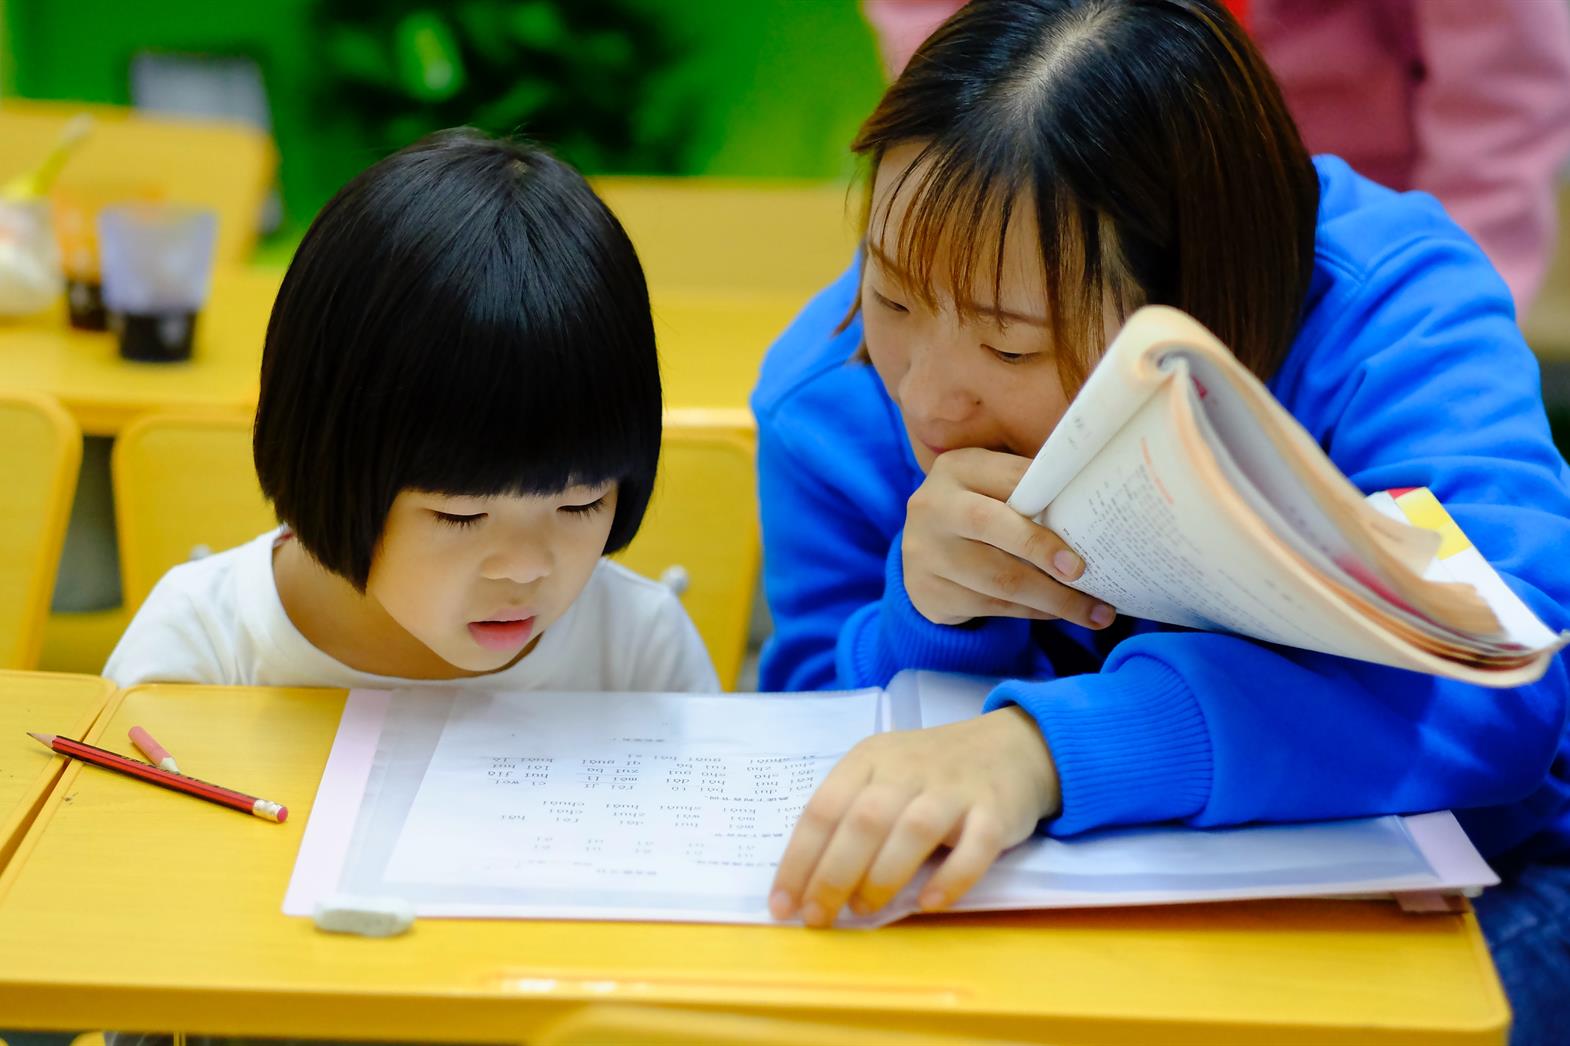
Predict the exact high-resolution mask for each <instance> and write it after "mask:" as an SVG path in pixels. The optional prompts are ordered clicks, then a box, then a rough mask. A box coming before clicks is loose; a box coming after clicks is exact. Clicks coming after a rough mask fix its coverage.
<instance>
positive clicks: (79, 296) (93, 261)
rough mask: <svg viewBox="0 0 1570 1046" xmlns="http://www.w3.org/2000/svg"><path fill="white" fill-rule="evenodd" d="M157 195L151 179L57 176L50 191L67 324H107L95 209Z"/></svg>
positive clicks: (151, 199) (89, 327)
mask: <svg viewBox="0 0 1570 1046" xmlns="http://www.w3.org/2000/svg"><path fill="white" fill-rule="evenodd" d="M162 197H163V192H162V190H161V189H160V188H159V187H158V186H157V185H154V184H150V183H141V182H132V181H110V180H101V181H86V182H61V183H60V184H58V185H56V186H55V187H54V189H53V190H52V191H51V192H50V194H49V198H50V201H51V203H52V204H53V206H54V220H55V237H56V238H57V239H58V240H59V242H60V265H61V268H62V269H63V270H64V271H65V302H66V310H67V315H68V318H69V319H70V322H71V326H73V327H75V328H77V329H78V330H88V331H101V330H108V329H109V314H108V312H107V310H106V309H105V308H104V296H103V276H102V270H101V268H100V266H99V259H98V212H99V211H101V210H103V209H104V208H105V207H111V206H114V205H115V204H125V203H154V202H157V201H158V200H160V199H161V198H162Z"/></svg>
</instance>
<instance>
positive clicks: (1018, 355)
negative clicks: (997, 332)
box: [987, 345, 1030, 364]
mask: <svg viewBox="0 0 1570 1046" xmlns="http://www.w3.org/2000/svg"><path fill="white" fill-rule="evenodd" d="M987 351H988V352H990V353H992V355H994V356H996V357H997V358H998V359H999V360H1001V361H1002V362H1004V363H1010V364H1013V363H1024V362H1025V361H1026V360H1028V359H1030V353H1028V352H1004V351H1003V350H1002V349H994V348H993V347H992V346H990V345H988V346H987Z"/></svg>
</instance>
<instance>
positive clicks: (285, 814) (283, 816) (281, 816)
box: [278, 806, 289, 824]
mask: <svg viewBox="0 0 1570 1046" xmlns="http://www.w3.org/2000/svg"><path fill="white" fill-rule="evenodd" d="M288 819H289V808H288V807H287V806H280V807H279V808H278V823H279V824H283V823H284V822H285V821H287V820H288Z"/></svg>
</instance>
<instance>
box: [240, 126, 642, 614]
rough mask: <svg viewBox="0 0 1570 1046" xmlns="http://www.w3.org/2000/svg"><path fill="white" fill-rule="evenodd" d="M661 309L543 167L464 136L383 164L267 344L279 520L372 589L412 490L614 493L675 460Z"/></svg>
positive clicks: (601, 229) (572, 189)
mask: <svg viewBox="0 0 1570 1046" xmlns="http://www.w3.org/2000/svg"><path fill="white" fill-rule="evenodd" d="M660 431H661V402H660V375H659V363H658V359H657V357H656V353H655V344H654V327H653V322H652V320H651V318H650V313H649V293H648V287H647V285H646V283H645V282H644V277H643V270H642V268H641V267H640V266H639V264H638V257H637V254H636V253H635V252H634V250H633V247H632V243H631V241H629V240H628V238H627V234H626V233H625V232H624V231H623V230H622V227H621V225H620V223H619V222H617V220H616V218H615V217H614V216H613V215H612V214H611V212H610V211H609V210H608V209H607V208H606V206H605V204H604V203H602V202H601V201H600V199H599V198H598V197H597V196H595V195H594V192H593V191H592V190H591V189H590V188H589V186H588V183H587V182H585V181H584V180H583V177H582V176H581V175H579V174H578V173H577V172H576V171H574V170H573V169H572V168H570V167H568V166H567V165H566V164H564V163H562V162H561V161H560V160H557V159H556V158H555V157H553V156H551V155H550V154H549V153H547V152H545V151H544V150H543V149H540V148H537V147H535V146H533V145H529V144H525V143H521V142H517V141H508V140H498V139H492V138H490V137H487V136H486V135H484V134H482V133H480V132H478V131H474V130H471V129H468V128H461V129H457V130H449V131H442V132H439V133H437V134H433V135H431V136H430V137H428V138H425V139H423V140H422V141H420V142H417V143H416V144H414V145H411V146H409V147H408V148H407V149H403V150H401V151H400V152H397V153H394V154H393V155H391V156H389V157H387V158H386V159H384V160H382V161H381V162H380V163H377V164H376V165H375V166H373V167H371V168H370V169H369V170H367V171H365V172H364V173H362V174H361V175H359V176H358V177H357V178H355V179H354V180H353V181H351V182H350V183H349V184H348V185H346V186H344V188H343V189H342V190H340V191H339V192H338V194H337V195H336V196H334V197H333V198H332V200H331V201H329V202H328V204H327V206H326V207H324V208H323V209H322V212H321V213H320V214H319V215H317V217H316V221H315V222H313V223H312V225H311V228H310V230H309V231H308V232H307V233H306V234H305V239H304V240H303V241H302V242H301V244H300V248H299V250H298V251H297V252H296V253H295V256H294V261H293V262H292V263H291V264H290V266H289V272H288V274H287V275H286V276H285V277H284V281H283V286H282V288H281V289H280V290H279V292H278V300H277V302H276V303H275V304H274V306H273V312H272V319H271V321H270V322H269V323H268V326H267V341H266V345H265V347H264V349H263V353H262V373H261V392H260V396H259V399H258V401H257V408H256V429H255V433H254V436H253V450H254V452H255V459H256V473H257V476H258V478H259V479H260V480H261V485H262V491H263V492H264V493H265V494H266V495H267V497H268V498H269V499H271V501H272V503H273V506H274V508H275V509H276V511H277V513H278V518H279V519H280V520H282V521H283V522H285V523H287V524H288V525H289V526H290V527H291V528H293V530H294V533H295V535H296V537H297V538H298V540H299V541H300V544H301V546H302V547H303V548H304V549H305V550H306V551H307V552H309V553H310V554H311V556H312V557H313V558H315V559H316V560H317V561H319V562H320V563H321V564H322V565H323V566H324V567H326V568H327V569H328V570H330V571H332V572H333V573H335V574H338V575H340V576H341V577H343V578H345V579H347V580H348V581H349V582H350V583H352V584H353V585H354V586H355V588H356V589H358V590H360V591H364V588H365V583H366V578H367V577H368V576H369V574H370V570H371V559H372V556H373V555H374V553H375V550H376V545H377V542H378V541H379V539H380V537H381V533H382V527H383V524H384V523H385V521H386V519H387V512H388V509H389V508H390V507H391V506H392V503H393V499H394V498H395V497H396V496H397V495H398V493H399V492H400V491H402V490H408V489H414V490H422V491H429V492H433V493H438V494H451V495H472V496H489V495H497V494H554V493H558V492H560V491H562V490H564V489H565V488H567V487H569V486H572V485H575V484H598V483H601V482H604V481H607V480H615V481H617V482H618V483H619V490H618V494H617V500H616V514H615V518H614V519H613V520H612V522H611V530H610V536H609V538H608V540H607V542H606V551H607V552H614V551H616V550H618V549H620V548H623V547H625V546H626V545H627V543H628V542H630V541H631V540H632V538H633V535H634V534H636V533H637V531H638V526H639V524H640V523H641V522H642V520H643V514H644V510H645V509H646V508H647V506H648V502H649V494H650V492H651V491H652V489H653V485H654V472H655V467H656V465H657V463H658V461H659V455H660Z"/></svg>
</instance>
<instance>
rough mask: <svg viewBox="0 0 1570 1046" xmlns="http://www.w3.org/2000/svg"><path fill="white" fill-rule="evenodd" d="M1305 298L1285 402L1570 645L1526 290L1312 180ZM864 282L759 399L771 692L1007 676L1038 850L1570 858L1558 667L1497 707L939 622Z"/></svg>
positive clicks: (1322, 676) (1135, 630) (1385, 198)
mask: <svg viewBox="0 0 1570 1046" xmlns="http://www.w3.org/2000/svg"><path fill="white" fill-rule="evenodd" d="M1315 165H1316V167H1317V168H1318V171H1319V178H1320V193H1321V195H1320V209H1319V219H1318V228H1317V232H1316V244H1315V254H1314V274H1313V278H1312V283H1311V286H1310V289H1309V293H1308V299H1307V301H1306V303H1305V310H1304V318H1303V322H1302V326H1301V328H1300V330H1299V332H1298V336H1297V338H1296V340H1295V341H1294V343H1293V345H1292V348H1291V351H1290V353H1289V354H1288V356H1287V358H1286V360H1285V362H1284V363H1283V364H1282V366H1281V368H1280V370H1279V371H1278V372H1277V373H1276V374H1275V375H1273V376H1272V378H1271V380H1270V382H1269V385H1270V388H1271V391H1272V392H1273V393H1274V394H1275V396H1276V398H1277V399H1278V400H1280V402H1281V403H1282V405H1283V406H1285V408H1286V409H1287V410H1288V411H1289V412H1291V414H1292V415H1293V416H1294V417H1296V418H1297V419H1298V421H1300V422H1301V423H1302V424H1303V425H1304V427H1305V428H1307V430H1308V431H1309V432H1310V433H1311V434H1312V435H1313V436H1314V437H1315V438H1316V439H1317V440H1318V441H1319V444H1320V446H1321V447H1322V448H1323V449H1324V450H1325V452H1326V453H1327V454H1328V455H1329V456H1330V458H1331V460H1332V461H1334V462H1335V463H1336V465H1337V466H1338V467H1339V468H1340V469H1341V470H1342V471H1343V472H1344V473H1346V475H1347V476H1348V477H1349V478H1350V479H1351V481H1352V483H1353V484H1354V485H1356V486H1357V487H1358V488H1359V489H1360V490H1362V491H1364V492H1365V493H1368V492H1372V491H1375V490H1386V489H1390V488H1393V487H1429V488H1430V489H1432V490H1433V492H1434V493H1435V495H1437V496H1438V498H1439V500H1440V501H1441V502H1442V503H1443V504H1444V505H1445V506H1446V508H1447V509H1448V510H1449V511H1450V514H1451V515H1452V516H1453V517H1454V518H1455V520H1456V522H1457V523H1459V524H1460V526H1461V528H1462V529H1463V530H1464V531H1466V533H1467V534H1468V536H1470V537H1471V539H1472V541H1473V543H1474V544H1475V545H1476V546H1477V548H1478V549H1479V550H1480V551H1481V552H1482V554H1483V555H1484V556H1485V557H1486V558H1487V559H1488V560H1489V562H1491V563H1492V564H1493V565H1494V567H1495V568H1496V569H1497V570H1498V571H1499V572H1500V573H1501V574H1502V575H1503V576H1504V578H1505V580H1506V582H1507V583H1508V584H1509V585H1510V586H1511V587H1512V588H1513V589H1514V590H1515V591H1516V593H1517V594H1518V595H1520V597H1521V598H1522V599H1523V600H1525V601H1526V603H1527V605H1529V606H1530V607H1531V608H1532V609H1533V611H1535V612H1536V613H1537V614H1538V616H1540V617H1541V618H1542V619H1543V620H1544V621H1545V622H1546V623H1547V624H1548V625H1549V627H1551V628H1553V629H1555V630H1556V631H1557V630H1560V629H1566V628H1570V468H1567V467H1566V464H1565V462H1564V460H1563V459H1562V458H1561V457H1560V455H1559V453H1558V452H1557V451H1556V450H1555V448H1554V445H1553V443H1552V442H1551V440H1550V438H1549V429H1548V422H1547V419H1546V417H1545V414H1544V410H1543V402H1542V393H1541V388H1540V384H1539V374H1538V368H1537V363H1536V361H1535V359H1534V358H1533V356H1532V355H1531V353H1530V351H1529V350H1528V349H1527V347H1526V344H1525V342H1524V341H1523V339H1522V337H1521V333H1520V330H1519V328H1518V327H1517V325H1516V321H1515V314H1514V307H1513V305H1512V303H1511V298H1510V292H1509V291H1508V289H1507V288H1506V287H1505V285H1504V283H1503V282H1502V281H1501V280H1500V278H1499V276H1498V275H1497V274H1496V273H1495V271H1494V269H1493V267H1492V266H1491V265H1490V264H1489V262H1488V260H1487V259H1486V258H1485V257H1484V255H1483V254H1482V252H1481V251H1480V250H1479V249H1478V247H1477V246H1476V244H1474V243H1473V242H1472V241H1471V240H1470V239H1469V238H1468V237H1467V235H1466V234H1465V233H1464V232H1462V231H1461V229H1460V228H1459V227H1458V226H1456V225H1455V224H1454V223H1453V222H1452V221H1451V220H1450V219H1449V218H1447V217H1446V216H1445V213H1444V211H1443V210H1442V209H1441V208H1440V206H1439V204H1438V203H1437V202H1436V201H1435V200H1433V199H1432V198H1431V197H1428V196H1425V195H1422V194H1417V193H1409V194H1404V195H1400V194H1396V193H1393V192H1391V191H1389V190H1387V189H1385V188H1383V187H1381V186H1378V185H1376V184H1375V183H1373V182H1370V181H1368V180H1366V179H1364V178H1361V177H1359V176H1358V175H1356V174H1354V173H1353V172H1352V171H1351V169H1350V168H1348V167H1347V166H1346V165H1345V164H1344V163H1342V162H1341V161H1339V160H1336V159H1333V158H1329V157H1321V158H1319V159H1318V160H1316V161H1315ZM859 279H860V272H859V268H858V267H854V266H853V267H852V269H851V270H850V271H848V272H847V273H846V274H845V275H844V276H842V277H841V278H840V279H839V280H837V281H836V282H835V283H834V284H833V285H831V286H830V287H828V288H827V289H826V290H824V291H823V292H822V293H821V294H819V295H818V296H817V297H816V298H815V299H814V300H813V301H812V302H811V303H810V304H809V305H808V306H807V307H806V309H805V310H804V311H803V312H802V313H801V315H800V316H798V317H797V318H796V320H795V321H794V322H793V323H792V324H791V326H790V327H789V328H788V329H787V330H786V331H785V333H784V334H783V335H782V336H781V337H780V339H779V341H778V342H776V343H775V345H774V346H773V348H772V349H771V350H770V351H769V354H768V357H767V359H766V360H765V362H764V364H763V371H762V375H761V377H760V378H759V381H758V385H757V388H756V389H755V390H754V392H753V397H752V406H753V411H754V413H755V414H756V416H757V420H758V441H759V445H758V473H759V475H758V482H759V493H760V497H761V502H762V511H763V536H764V584H765V588H766V591H767V594H768V600H769V607H770V609H771V611H772V612H773V616H774V628H775V631H774V636H773V638H772V639H771V640H770V641H769V643H768V645H767V646H766V647H765V649H764V653H763V661H762V666H761V675H762V685H763V687H764V688H765V689H770V690H816V689H826V688H835V687H860V686H869V685H883V684H884V683H886V682H887V681H888V679H889V678H890V677H891V676H892V675H893V674H894V673H895V672H896V671H898V670H900V669H903V668H926V669H937V670H944V671H956V672H970V673H976V674H983V675H992V676H998V677H1001V678H1004V679H1007V680H1008V681H1007V682H1004V683H1003V684H1001V685H1000V686H998V687H997V688H996V690H995V691H994V692H993V693H992V695H991V697H990V698H989V700H988V707H989V708H996V707H1000V706H1002V705H1006V704H1018V705H1020V706H1022V707H1023V708H1025V709H1026V710H1027V711H1029V712H1030V714H1031V715H1032V716H1034V717H1035V720H1036V722H1037V724H1038V725H1039V726H1040V728H1041V731H1042V734H1043V735H1044V736H1045V738H1046V741H1047V744H1048V746H1049V747H1050V749H1051V751H1052V755H1053V758H1054V760H1055V762H1056V765H1057V771H1058V774H1059V777H1060V779H1061V784H1062V794H1063V807H1062V813H1061V815H1060V816H1058V817H1057V818H1055V819H1054V820H1053V821H1052V822H1051V823H1049V824H1048V825H1047V826H1046V828H1047V830H1048V831H1050V832H1052V833H1054V834H1059V835H1067V834H1072V833H1075V832H1080V831H1084V830H1086V829H1091V828H1101V827H1105V826H1109V825H1118V824H1142V823H1151V822H1158V821H1182V822H1186V823H1188V824H1192V825H1196V826H1215V825H1230V824H1240V823H1244V822H1250V821H1291V820H1303V819H1323V818H1338V817H1354V816H1364V815H1374V814H1385V813H1409V812H1419V811H1426V810H1437V809H1446V808H1450V809H1454V810H1456V811H1457V813H1458V816H1459V817H1460V819H1461V821H1462V823H1463V825H1464V826H1465V828H1466V830H1467V832H1468V833H1469V834H1470V835H1471V837H1472V839H1473V841H1474V842H1475V843H1476V844H1477V845H1478V847H1479V849H1480V850H1481V851H1482V852H1483V853H1484V854H1485V856H1489V857H1495V858H1497V857H1501V856H1504V855H1507V854H1509V855H1512V856H1517V857H1521V858H1530V859H1548V860H1558V861H1564V860H1570V737H1567V733H1566V707H1567V699H1570V678H1567V668H1566V658H1565V657H1564V656H1561V657H1559V658H1556V659H1555V661H1554V662H1553V664H1552V665H1551V667H1550V668H1549V670H1548V673H1547V675H1545V676H1544V677H1543V679H1542V680H1541V681H1539V682H1537V683H1535V684H1533V685H1531V686H1525V687H1520V688H1518V689H1515V690H1489V689H1485V688H1482V687H1477V686H1471V685H1468V684H1465V683H1459V682H1453V681H1450V680H1445V679H1438V678H1434V677H1432V676H1428V675H1424V674H1421V673H1417V672H1409V671H1405V670H1402V669H1395V668H1387V667H1383V666H1379V665H1372V664H1367V663H1364V662H1360V661H1353V660H1349V659H1345V658H1338V657H1332V656H1329V655H1325V654H1319V653H1312V652H1309V651H1303V650H1295V649H1291V648H1286V647H1280V646H1273V645H1270V644H1267V643H1262V642H1258V641H1254V640H1249V639H1243V638H1239V637H1236V636H1229V635H1221V634H1213V633H1204V632H1185V631H1173V630H1167V629H1164V628H1162V627H1161V626H1157V625H1154V624H1152V623H1150V622H1140V621H1129V620H1127V619H1122V620H1120V622H1119V623H1118V624H1115V625H1114V626H1113V627H1112V628H1111V629H1108V630H1107V631H1106V632H1101V633H1097V632H1091V631H1089V630H1087V629H1083V628H1080V627H1078V626H1076V625H1073V624H1069V623H1065V622H1057V621H1054V622H1036V623H1032V622H1028V621H1024V620H1020V619H1014V618H991V619H984V620H981V621H978V622H973V623H971V624H969V625H965V626H958V627H954V626H945V625H935V624H932V623H931V622H929V621H927V620H926V619H925V618H923V617H922V616H921V615H920V614H919V613H918V612H917V611H916V610H915V609H914V608H913V607H912V606H911V603H910V599H909V597H908V596H907V594H906V592H905V586H904V581H903V578H902V576H901V570H900V544H901V530H902V528H903V527H904V523H905V502H906V500H907V499H908V498H909V497H910V495H911V494H912V492H914V491H915V489H916V487H917V486H918V485H919V484H920V483H921V481H922V478H923V477H922V473H921V471H920V469H919V468H918V466H917V464H916V460H915V457H914V456H913V454H912V452H911V449H910V446H909V443H908V441H907V438H906V436H905V429H904V426H903V425H902V424H901V421H900V418H899V409H898V407H896V406H895V405H894V403H893V402H892V401H891V400H890V399H889V397H888V395H887V393H886V392H885V390H884V389H883V386H882V383H881V382H880V381H879V380H878V377H877V374H876V373H875V372H874V371H873V369H872V368H871V367H870V366H868V365H865V364H859V363H855V362H847V361H848V358H849V357H850V356H851V355H852V354H853V353H855V351H856V349H857V348H858V347H859V345H860V344H861V324H860V320H859V318H858V319H857V320H855V321H853V322H852V323H851V324H850V325H849V326H848V327H847V328H846V329H845V330H844V331H842V332H840V333H838V334H836V333H835V328H836V327H837V326H838V325H839V324H840V322H841V321H842V320H843V319H844V317H845V316H846V314H847V312H848V311H849V309H850V306H851V304H852V302H853V300H854V295H855V292H856V288H857V285H858V282H859Z"/></svg>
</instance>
